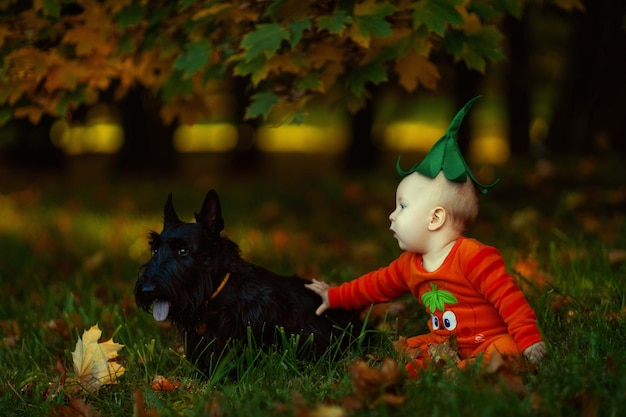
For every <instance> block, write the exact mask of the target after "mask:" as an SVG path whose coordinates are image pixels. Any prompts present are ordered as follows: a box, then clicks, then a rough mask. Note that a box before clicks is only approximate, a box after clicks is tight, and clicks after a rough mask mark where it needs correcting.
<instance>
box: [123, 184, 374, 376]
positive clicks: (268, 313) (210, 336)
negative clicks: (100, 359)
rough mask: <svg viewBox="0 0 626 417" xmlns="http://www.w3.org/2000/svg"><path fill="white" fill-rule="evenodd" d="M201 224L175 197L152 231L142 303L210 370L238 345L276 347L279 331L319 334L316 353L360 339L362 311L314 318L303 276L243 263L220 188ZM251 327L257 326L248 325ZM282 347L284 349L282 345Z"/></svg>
mask: <svg viewBox="0 0 626 417" xmlns="http://www.w3.org/2000/svg"><path fill="white" fill-rule="evenodd" d="M195 218H196V222H195V223H186V222H183V221H181V220H180V219H179V218H178V216H177V215H176V212H175V211H174V207H173V205H172V195H171V194H170V195H169V197H168V199H167V202H166V203H165V209H164V222H163V231H162V232H161V234H159V233H156V232H152V233H151V234H150V247H151V249H152V258H151V259H150V261H149V262H148V263H147V264H145V265H143V266H142V273H141V274H140V276H139V278H138V280H137V283H136V285H135V300H136V302H137V305H138V306H139V307H141V308H142V309H144V310H146V311H149V310H150V308H152V314H153V316H154V318H155V319H156V320H158V321H163V320H166V319H169V320H171V322H172V323H173V324H174V325H175V326H176V328H177V329H178V331H179V333H180V334H181V336H183V337H186V349H187V352H186V353H187V356H188V357H189V358H190V359H191V361H192V362H194V363H196V365H197V366H198V368H199V369H200V370H201V371H203V372H206V371H208V370H209V368H210V367H211V364H212V363H213V364H214V363H215V361H216V358H217V357H219V355H221V354H222V352H223V351H224V349H225V348H227V347H230V344H231V342H233V341H240V342H243V343H246V342H247V340H248V335H249V331H251V333H252V335H253V336H254V341H255V343H256V345H257V346H260V347H262V348H268V347H269V346H272V345H274V346H276V341H277V340H281V339H280V338H278V339H277V335H279V334H280V333H277V332H280V329H284V330H283V331H284V334H286V335H300V338H301V340H302V338H304V339H306V338H308V337H309V336H310V335H313V340H312V346H311V349H309V353H312V354H313V355H314V356H313V357H319V355H322V354H323V353H324V352H325V351H326V350H327V349H328V347H329V346H330V345H331V344H332V343H333V341H335V342H336V343H337V345H335V346H341V349H344V348H345V347H346V346H347V345H348V344H349V343H351V342H352V341H354V340H355V338H356V337H358V334H359V332H360V331H361V330H362V322H361V321H360V319H359V314H358V312H349V311H344V310H328V311H327V314H326V315H324V316H321V317H320V316H317V315H315V309H316V308H317V307H318V306H319V304H320V298H319V296H318V295H316V294H315V293H313V292H312V291H309V290H308V289H306V288H305V287H304V284H305V283H307V282H309V281H306V280H303V279H301V278H298V277H285V276H280V275H276V274H274V273H272V272H270V271H268V270H266V269H264V268H261V267H259V266H257V265H253V264H251V263H249V262H246V261H245V260H243V259H242V258H241V256H240V252H239V248H238V246H237V245H236V244H235V243H234V242H232V241H231V240H229V239H227V238H226V237H223V236H221V235H220V232H221V231H222V230H223V228H224V220H223V219H222V213H221V207H220V203H219V199H218V196H217V193H216V192H215V191H213V190H211V191H209V192H208V193H207V195H206V197H205V199H204V202H203V203H202V209H201V210H200V213H196V215H195ZM249 329H250V330H249ZM278 347H279V348H280V346H278Z"/></svg>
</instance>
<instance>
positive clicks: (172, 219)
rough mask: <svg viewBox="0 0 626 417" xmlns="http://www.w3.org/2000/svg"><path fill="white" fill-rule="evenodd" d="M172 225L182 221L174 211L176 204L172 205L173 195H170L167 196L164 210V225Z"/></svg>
mask: <svg viewBox="0 0 626 417" xmlns="http://www.w3.org/2000/svg"><path fill="white" fill-rule="evenodd" d="M172 223H180V219H179V218H178V215H177V214H176V212H175V211H174V204H172V193H169V194H168V196H167V201H166V202H165V208H164V209H163V224H164V225H168V224H172Z"/></svg>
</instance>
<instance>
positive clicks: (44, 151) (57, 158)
mask: <svg viewBox="0 0 626 417" xmlns="http://www.w3.org/2000/svg"><path fill="white" fill-rule="evenodd" d="M54 121H55V119H54V118H53V117H51V116H48V115H43V116H42V117H41V120H40V121H39V123H37V124H36V125H33V124H32V123H31V122H30V121H28V120H27V119H15V120H13V121H11V122H10V123H9V124H8V125H7V126H5V127H4V128H3V129H2V130H3V132H2V135H7V136H13V137H14V141H13V143H12V144H11V145H9V147H8V149H7V151H6V152H5V154H6V160H7V163H8V164H9V165H11V166H14V167H16V168H27V169H31V170H36V171H61V170H63V169H64V168H65V165H66V157H65V154H64V153H63V151H62V150H61V149H59V148H58V147H56V146H54V144H53V143H52V141H51V140H50V128H51V127H52V124H53V123H54Z"/></svg>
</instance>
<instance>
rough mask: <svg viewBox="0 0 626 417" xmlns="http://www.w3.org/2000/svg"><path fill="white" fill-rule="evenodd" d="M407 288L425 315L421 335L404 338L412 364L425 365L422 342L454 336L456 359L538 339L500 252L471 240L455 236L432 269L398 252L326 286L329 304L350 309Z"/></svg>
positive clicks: (511, 350) (506, 350)
mask: <svg viewBox="0 0 626 417" xmlns="http://www.w3.org/2000/svg"><path fill="white" fill-rule="evenodd" d="M408 292H411V293H412V294H413V295H414V296H415V297H417V299H418V300H420V301H421V303H422V304H423V305H424V306H425V307H426V310H427V312H428V313H430V314H431V321H430V323H429V325H428V326H429V328H430V330H431V332H430V333H429V334H426V335H420V336H414V337H410V338H408V339H407V344H408V347H409V348H410V349H411V350H414V351H418V352H421V354H420V355H418V356H417V357H416V358H415V361H414V362H413V363H410V364H409V365H407V367H408V368H409V370H410V371H412V373H414V372H415V369H414V368H422V367H426V366H427V363H428V357H429V355H428V346H429V345H430V344H438V343H444V342H445V341H447V340H448V338H449V337H450V335H452V334H454V335H456V340H457V347H458V350H459V353H460V356H461V359H468V358H474V357H476V356H477V355H478V354H479V353H483V355H484V356H485V360H486V359H487V357H488V356H489V355H491V353H492V352H494V351H498V352H499V353H500V354H503V355H512V356H520V355H521V352H523V351H524V350H525V349H526V348H528V347H529V346H531V345H533V344H535V343H537V342H540V341H541V340H542V337H541V334H540V332H539V329H538V328H537V324H536V320H537V318H536V316H535V313H534V312H533V310H532V309H531V307H530V305H529V304H528V302H527V301H526V299H525V298H524V295H523V294H522V292H521V290H520V289H519V287H518V286H517V285H516V284H515V282H514V280H513V278H512V277H511V276H510V275H509V274H508V273H507V272H506V267H505V264H504V261H503V259H502V256H501V255H500V252H499V251H498V250H497V249H496V248H493V247H491V246H487V245H484V244H482V243H480V242H478V241H477V240H475V239H470V238H466V237H459V238H458V239H457V241H456V242H455V244H454V246H453V248H452V249H451V251H450V253H449V254H448V256H447V257H446V259H445V261H444V262H443V264H442V265H441V266H440V267H439V268H438V269H437V270H436V271H433V272H428V271H426V270H425V269H424V268H423V267H422V256H421V255H419V254H416V253H412V252H404V253H402V255H400V256H399V257H398V258H397V259H396V260H394V261H393V262H392V263H391V264H389V266H387V267H385V268H381V269H379V270H377V271H373V272H370V273H368V274H365V275H363V276H362V277H360V278H357V279H355V280H353V281H351V282H347V283H344V284H342V285H340V286H338V287H334V288H330V289H329V291H328V301H329V304H330V307H331V308H337V307H339V308H344V309H356V308H363V307H366V306H369V305H370V304H372V303H383V302H388V301H391V300H393V299H395V298H398V297H400V296H401V295H404V294H406V293H408Z"/></svg>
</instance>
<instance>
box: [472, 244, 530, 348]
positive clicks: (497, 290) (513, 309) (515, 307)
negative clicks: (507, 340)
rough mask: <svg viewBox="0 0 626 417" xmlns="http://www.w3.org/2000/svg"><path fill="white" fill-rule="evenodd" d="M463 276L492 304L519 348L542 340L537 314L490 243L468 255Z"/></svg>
mask: <svg viewBox="0 0 626 417" xmlns="http://www.w3.org/2000/svg"><path fill="white" fill-rule="evenodd" d="M468 260H469V261H468V263H467V265H466V268H467V269H466V271H467V277H468V279H469V281H470V282H471V283H472V285H473V286H474V288H476V289H477V290H478V291H480V292H481V293H482V294H483V295H484V297H485V299H486V300H487V301H489V302H490V303H491V304H493V305H494V306H495V308H496V309H497V311H498V312H499V314H500V316H501V317H502V319H503V320H504V322H505V323H506V325H507V327H508V332H509V334H510V335H511V336H512V337H513V340H515V343H517V345H518V346H519V348H520V350H521V351H524V350H525V349H526V348H528V347H529V346H531V345H533V344H535V343H537V342H540V341H541V340H542V337H541V333H540V332H539V328H538V327H537V316H536V315H535V312H534V311H533V310H532V308H531V307H530V305H529V304H528V302H527V301H526V298H525V297H524V294H523V293H522V291H521V290H520V289H519V287H518V286H517V284H516V283H515V281H514V280H513V277H511V275H510V274H509V273H508V272H507V271H506V265H505V263H504V260H503V259H502V256H501V255H500V252H499V251H498V250H497V249H495V248H493V247H490V246H485V247H483V248H482V249H481V250H479V251H477V252H476V253H475V254H474V256H469V257H468Z"/></svg>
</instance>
